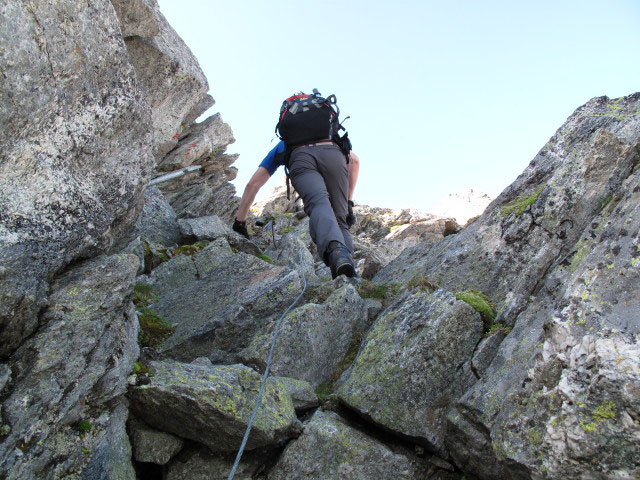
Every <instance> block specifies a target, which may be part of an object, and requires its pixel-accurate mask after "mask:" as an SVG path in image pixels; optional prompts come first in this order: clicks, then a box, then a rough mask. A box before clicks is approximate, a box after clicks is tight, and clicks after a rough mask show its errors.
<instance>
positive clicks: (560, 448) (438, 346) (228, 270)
mask: <svg viewBox="0 0 640 480" xmlns="http://www.w3.org/2000/svg"><path fill="white" fill-rule="evenodd" d="M0 12H1V13H2V15H0V27H1V28H0V39H2V42H3V43H2V45H3V49H2V51H1V52H0V69H1V71H2V73H3V80H4V81H3V83H2V85H1V86H0V121H1V122H2V127H3V128H2V129H0V146H1V147H2V148H0V152H1V153H0V192H2V193H0V219H1V220H2V221H1V222H0V241H1V242H2V245H1V246H2V248H1V249H0V334H1V335H2V343H1V344H0V401H1V402H2V404H1V406H0V478H2V479H3V480H5V479H6V480H18V479H19V480H23V479H27V480H38V479H51V480H58V479H81V480H89V479H91V480H93V479H130V480H133V479H134V478H135V477H136V476H141V477H142V476H144V475H145V468H151V469H152V470H153V469H155V470H153V471H154V472H155V473H156V474H157V473H159V472H160V470H162V475H163V476H166V478H169V479H185V480H194V479H199V478H211V477H212V476H213V477H216V478H218V477H220V478H224V477H226V475H227V474H228V473H229V470H230V468H231V465H232V463H233V457H234V453H235V451H236V449H237V448H238V446H239V445H240V441H241V438H242V436H243V434H244V430H245V427H246V425H247V422H248V420H249V416H250V414H251V411H252V409H253V407H254V402H255V400H256V398H257V395H258V391H259V388H260V385H261V376H260V374H259V371H262V370H264V369H265V368H266V358H267V352H268V349H269V347H270V345H271V339H272V336H273V333H274V328H275V322H276V321H277V320H278V319H279V318H280V317H281V316H282V315H283V314H284V313H285V312H286V311H287V309H288V310H289V311H288V312H286V313H287V314H285V315H284V317H283V318H284V320H283V326H282V329H281V331H280V336H279V337H278V343H277V344H276V349H275V356H274V358H273V361H272V364H271V370H272V373H275V374H278V375H279V376H278V375H273V376H271V377H270V378H269V380H268V381H267V383H266V389H265V391H264V399H263V401H262V405H261V407H260V408H259V409H258V415H257V419H256V422H255V424H254V427H253V431H252V434H251V436H250V437H249V444H248V448H249V451H248V452H247V453H246V455H245V456H244V457H243V459H242V461H241V462H240V468H239V471H238V475H237V476H236V478H247V479H249V478H251V479H254V480H255V479H262V480H268V479H272V480H273V479H281V478H282V479H284V478H287V479H288V478H292V479H293V478H303V477H309V478H319V479H320V478H322V479H324V478H346V479H369V478H396V477H398V478H406V479H415V480H418V479H420V480H422V479H430V480H435V479H440V480H444V479H447V480H454V479H455V480H460V479H462V478H479V479H483V480H484V479H495V478H512V479H534V478H535V479H555V478H563V479H564V478H567V479H585V478H594V479H609V478H611V479H621V478H637V477H640V461H639V460H638V459H640V449H639V447H638V445H639V444H640V442H638V439H639V438H640V426H639V425H640V401H639V398H640V387H639V385H640V360H639V358H640V320H639V319H640V230H639V228H640V227H639V225H640V166H639V165H640V94H634V95H631V96H628V97H624V98H620V99H616V100H610V99H608V98H606V97H602V98H595V99H593V100H591V101H589V102H588V103H587V104H585V105H584V106H583V107H581V108H579V109H578V110H577V111H576V112H575V113H574V114H573V115H572V116H571V117H570V118H569V119H568V120H567V122H566V123H565V125H563V126H562V127H561V128H560V129H559V130H558V132H557V133H556V135H555V136H554V137H553V138H552V139H551V140H550V141H549V143H548V144H547V145H545V146H544V147H543V148H542V150H541V151H540V152H539V154H538V155H537V156H536V157H535V158H534V159H533V161H532V162H531V164H530V165H529V167H528V168H527V169H526V170H525V171H524V172H523V174H522V175H521V176H520V177H519V178H518V179H517V180H516V181H515V182H514V183H513V185H511V186H509V187H508V188H507V189H506V190H505V191H504V192H503V193H502V194H501V195H500V196H499V197H498V198H497V199H496V200H495V201H493V202H492V203H491V204H489V206H488V207H487V208H486V210H485V212H484V213H483V214H482V215H481V216H480V217H479V218H478V219H477V220H475V221H474V222H472V223H469V225H467V226H466V227H465V228H463V229H461V228H460V226H459V224H458V223H457V222H456V221H455V220H454V219H453V218H447V217H439V216H435V215H433V214H423V213H420V212H418V211H414V210H402V211H393V210H388V209H379V208H372V207H366V206H357V208H356V214H357V215H358V221H357V224H356V226H355V227H354V229H353V232H354V234H355V245H356V258H357V261H358V270H359V272H361V273H362V276H363V277H365V278H367V279H372V281H367V280H362V279H360V278H356V279H346V278H344V277H340V278H338V279H336V280H333V281H330V280H329V278H328V277H330V274H329V273H328V270H327V268H326V266H325V265H324V263H323V262H322V259H321V258H319V256H318V252H317V251H316V250H315V247H314V246H313V244H312V243H311V240H310V238H309V233H308V220H307V219H305V218H304V214H303V213H300V212H298V211H297V210H298V209H297V207H296V205H295V203H293V202H284V201H283V199H282V198H281V196H280V197H278V196H276V197H275V198H273V199H270V200H269V202H268V205H267V206H266V207H265V210H264V212H263V217H264V218H262V219H260V221H256V222H255V223H256V226H255V232H254V233H255V234H254V235H253V237H252V241H249V240H246V239H244V238H241V237H239V236H238V235H236V234H235V233H234V232H231V231H230V230H229V224H230V221H231V218H232V216H233V213H234V210H235V208H236V206H237V201H238V199H237V198H235V197H234V192H235V190H234V188H233V186H232V185H230V184H229V183H228V182H229V180H231V179H233V178H234V177H235V169H234V168H233V167H231V164H232V163H233V161H234V160H235V158H236V156H235V155H230V154H226V153H225V151H226V148H227V146H228V145H229V144H231V143H232V142H233V134H232V132H231V130H230V128H229V126H228V125H226V124H225V123H224V122H223V120H222V118H221V116H220V115H219V114H214V115H212V116H209V117H208V118H206V119H205V120H203V121H200V122H197V119H198V118H200V117H201V116H202V114H203V113H204V112H205V111H206V110H207V109H208V108H209V107H211V106H212V105H213V103H214V101H213V99H212V98H211V96H209V95H208V94H207V93H206V91H207V89H208V86H207V80H206V79H205V78H204V75H203V74H202V71H201V70H200V68H199V66H198V64H197V61H196V59H195V58H194V57H193V55H192V54H191V52H190V51H189V49H188V48H187V47H186V45H185V44H184V42H182V40H180V39H179V37H178V36H177V35H176V33H175V32H174V31H173V30H172V29H171V27H170V26H169V25H168V23H167V22H166V20H165V19H164V17H163V16H162V15H161V13H160V12H159V9H158V5H157V3H156V2H155V0H132V1H124V0H113V1H112V2H106V1H104V0H98V1H97V2H92V3H91V4H88V3H86V2H85V3H84V4H80V3H78V2H75V3H73V2H70V1H66V0H61V1H58V2H17V1H15V0H7V1H5V2H3V4H2V6H1V7H0ZM187 167H190V168H188V170H189V172H190V173H187V174H186V175H182V176H175V175H172V177H171V178H172V179H171V180H167V178H166V177H163V175H164V174H165V173H170V174H176V173H180V172H182V171H183V169H187ZM193 167H196V168H193ZM150 178H155V179H156V180H158V183H157V185H158V187H157V188H148V189H146V191H145V192H144V193H145V194H144V195H143V191H144V190H145V188H144V186H145V185H147V183H148V181H149V179H150ZM160 180H162V181H160ZM258 225H260V226H258ZM142 237H144V238H142ZM127 252H130V253H127ZM265 253H266V254H265ZM303 278H304V279H306V284H307V289H306V291H305V292H304V295H303V294H302V287H303V283H305V282H303V281H302V279H303ZM294 301H296V302H298V301H299V302H301V303H300V305H294ZM134 303H135V307H134ZM238 361H244V362H245V364H250V366H247V365H242V364H238V363H237V362H238ZM182 362H192V363H190V364H189V363H182ZM252 367H253V368H252ZM314 389H315V391H314ZM125 395H126V396H125ZM318 406H320V408H318ZM313 409H316V410H315V411H313ZM130 412H131V413H132V415H130ZM297 415H299V416H300V420H299V419H298V418H297ZM302 421H304V422H305V424H304V431H303V427H302ZM129 436H131V438H132V439H133V441H134V448H133V450H132V447H131V444H130V440H129Z"/></svg>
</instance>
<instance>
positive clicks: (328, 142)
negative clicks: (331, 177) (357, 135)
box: [291, 140, 336, 153]
mask: <svg viewBox="0 0 640 480" xmlns="http://www.w3.org/2000/svg"><path fill="white" fill-rule="evenodd" d="M316 145H336V144H335V143H334V142H332V141H331V140H322V141H320V142H315V143H305V144H303V145H298V146H297V147H295V148H294V149H293V150H291V153H293V152H295V151H296V150H298V149H299V148H302V147H315V146H316Z"/></svg>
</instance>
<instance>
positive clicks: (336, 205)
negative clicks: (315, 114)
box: [289, 144, 353, 257]
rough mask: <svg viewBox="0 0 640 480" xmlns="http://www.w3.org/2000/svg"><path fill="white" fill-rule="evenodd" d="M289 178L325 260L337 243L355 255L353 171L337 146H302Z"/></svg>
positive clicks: (319, 252)
mask: <svg viewBox="0 0 640 480" xmlns="http://www.w3.org/2000/svg"><path fill="white" fill-rule="evenodd" d="M289 165H290V168H289V172H290V173H289V176H290V177H291V183H292V185H293V188H295V189H296V191H297V192H298V194H299V195H300V196H301V197H302V201H303V202H304V211H305V212H306V213H307V215H309V232H310V233H311V239H312V240H313V243H315V244H316V247H317V249H318V254H319V255H320V256H321V257H324V253H325V252H326V250H327V246H328V245H329V242H331V241H333V240H336V241H338V242H340V243H342V244H343V245H346V246H347V248H348V249H349V251H350V252H351V253H353V241H352V239H351V234H350V233H349V227H347V223H346V218H347V214H348V212H349V210H348V208H349V207H348V204H347V200H348V198H347V197H348V194H349V193H348V192H349V172H348V169H347V160H346V159H345V156H344V155H343V153H342V152H341V151H340V148H338V146H337V145H335V144H325V145H313V146H305V147H299V148H297V149H295V150H294V151H293V153H292V154H291V160H290V162H289Z"/></svg>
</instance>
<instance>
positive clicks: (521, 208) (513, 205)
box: [500, 185, 545, 217]
mask: <svg viewBox="0 0 640 480" xmlns="http://www.w3.org/2000/svg"><path fill="white" fill-rule="evenodd" d="M544 187H545V185H542V186H541V187H538V189H537V190H536V191H535V192H533V193H532V194H530V195H525V196H523V197H518V198H516V199H515V200H512V201H510V202H509V203H507V204H505V205H503V206H502V207H500V214H501V215H502V216H503V217H507V216H509V215H511V214H512V213H514V214H515V215H516V216H519V215H522V214H523V213H524V212H525V210H526V209H527V208H529V207H530V206H531V205H533V204H534V203H535V202H536V200H538V197H539V196H540V194H541V193H542V191H543V190H544Z"/></svg>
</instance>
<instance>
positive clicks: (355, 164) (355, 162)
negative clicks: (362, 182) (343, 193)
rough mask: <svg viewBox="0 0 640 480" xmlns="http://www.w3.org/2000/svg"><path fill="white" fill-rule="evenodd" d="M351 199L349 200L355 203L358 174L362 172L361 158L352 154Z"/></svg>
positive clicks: (350, 174) (350, 158)
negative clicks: (354, 193) (354, 196)
mask: <svg viewBox="0 0 640 480" xmlns="http://www.w3.org/2000/svg"><path fill="white" fill-rule="evenodd" d="M348 169H349V198H348V199H347V200H351V201H353V192H354V190H355V189H356V183H357V182H358V173H359V172H360V158H358V156H357V155H356V154H355V153H353V152H351V153H350V154H349V166H348Z"/></svg>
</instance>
